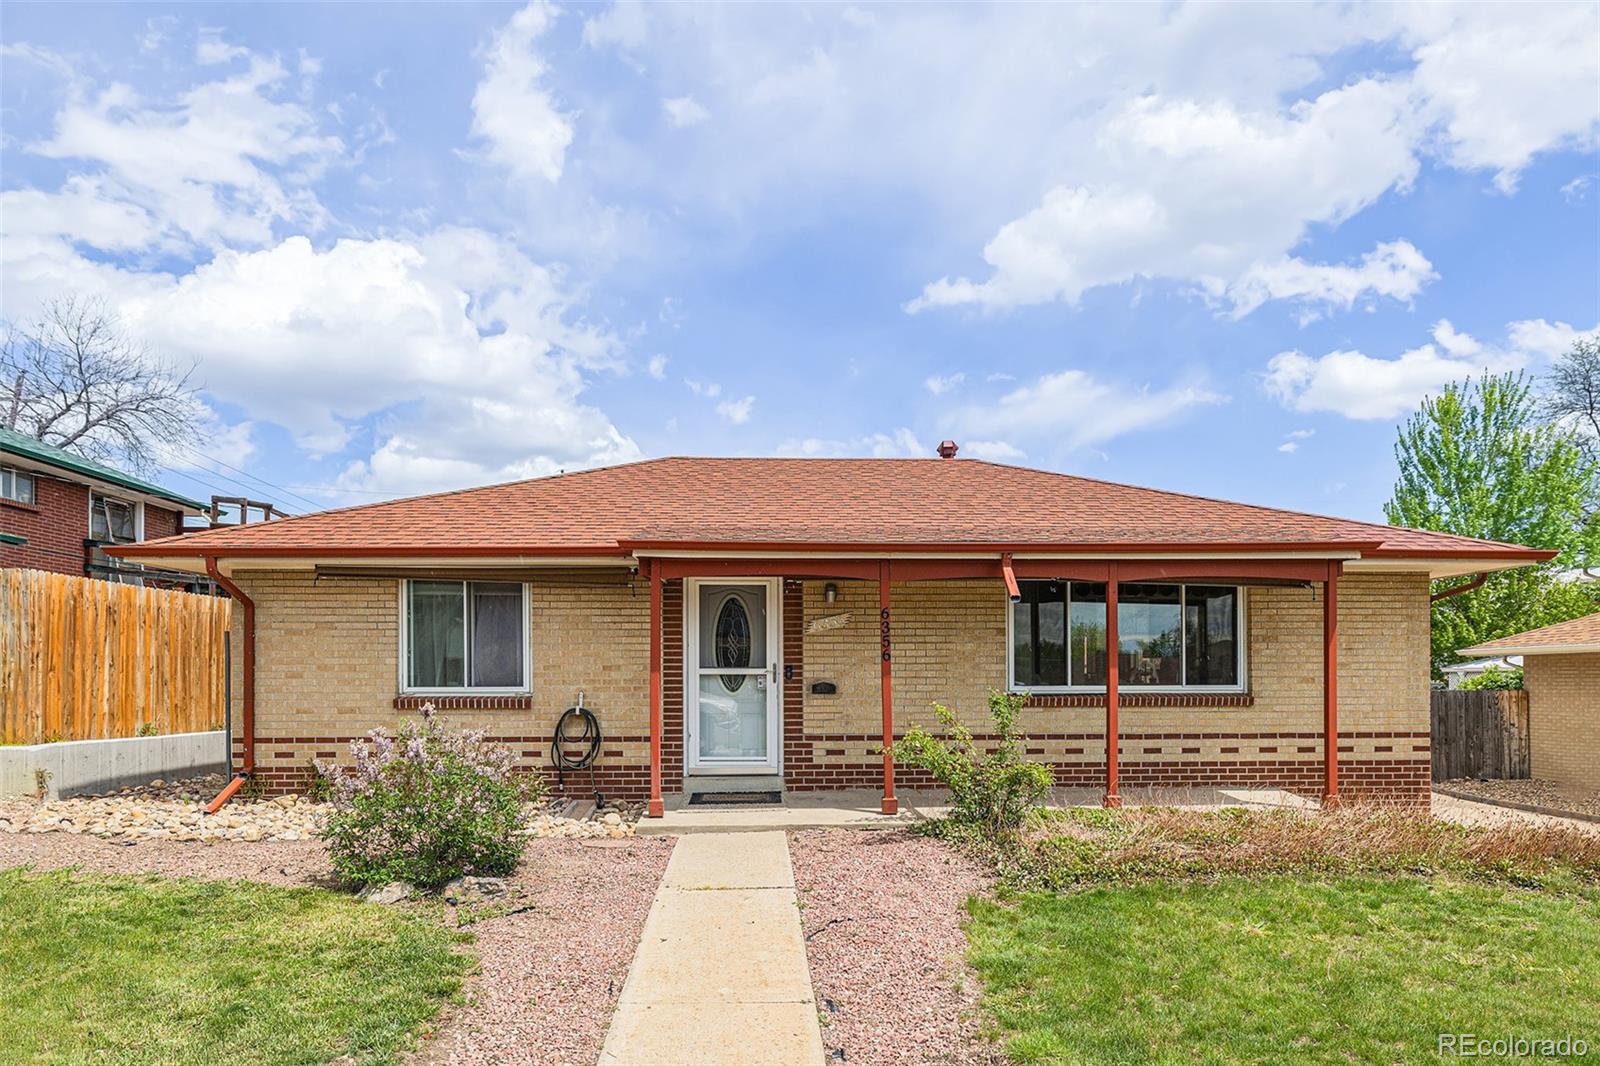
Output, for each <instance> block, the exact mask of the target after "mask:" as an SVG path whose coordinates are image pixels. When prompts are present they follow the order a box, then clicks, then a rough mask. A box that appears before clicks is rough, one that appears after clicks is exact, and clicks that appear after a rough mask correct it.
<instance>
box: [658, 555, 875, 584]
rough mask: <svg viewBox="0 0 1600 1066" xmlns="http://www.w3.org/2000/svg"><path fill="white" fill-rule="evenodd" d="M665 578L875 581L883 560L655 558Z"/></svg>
mask: <svg viewBox="0 0 1600 1066" xmlns="http://www.w3.org/2000/svg"><path fill="white" fill-rule="evenodd" d="M646 563H649V564H651V565H653V566H654V567H656V568H657V569H658V570H660V571H661V574H662V577H663V578H664V579H665V580H668V581H670V580H672V579H674V578H682V577H793V578H824V577H834V578H840V579H844V580H850V579H856V580H860V581H871V580H873V579H874V578H876V577H877V576H878V569H879V564H878V563H876V562H874V561H872V560H870V559H651V558H646V559H642V560H640V563H639V565H640V566H644V565H645V564H646Z"/></svg>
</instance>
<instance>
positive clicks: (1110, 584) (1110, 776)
mask: <svg viewBox="0 0 1600 1066" xmlns="http://www.w3.org/2000/svg"><path fill="white" fill-rule="evenodd" d="M1106 571H1107V573H1106V794H1105V798H1104V799H1103V800H1102V802H1103V803H1104V805H1105V806H1107V807H1120V806H1122V797H1121V796H1120V795H1119V794H1118V793H1117V747H1118V745H1119V744H1120V743H1121V738H1120V733H1119V732H1118V730H1117V700H1118V693H1117V682H1118V677H1117V674H1118V669H1117V645H1118V638H1117V564H1116V563H1109V564H1107V567H1106Z"/></svg>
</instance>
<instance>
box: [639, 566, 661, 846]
mask: <svg viewBox="0 0 1600 1066" xmlns="http://www.w3.org/2000/svg"><path fill="white" fill-rule="evenodd" d="M644 566H645V572H646V573H647V574H648V575H649V580H650V808H649V815H650V817H652V818H660V817H661V816H662V815H663V814H665V813H666V807H665V805H663V804H662V802H661V564H660V563H659V562H656V561H654V560H650V559H647V560H645V562H644Z"/></svg>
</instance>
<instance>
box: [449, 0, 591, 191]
mask: <svg viewBox="0 0 1600 1066" xmlns="http://www.w3.org/2000/svg"><path fill="white" fill-rule="evenodd" d="M555 18H556V9H555V7H553V6H552V5H550V4H548V3H545V2H544V0H534V2H533V3H531V4H529V5H528V6H527V7H525V8H523V9H522V10H521V11H518V12H517V13H516V14H515V15H513V16H511V21H509V22H507V23H506V25H505V27H504V28H502V29H501V30H499V31H498V32H497V33H496V34H495V35H494V40H493V41H492V42H491V43H490V45H489V47H488V49H487V50H486V51H485V53H484V65H483V66H484V69H483V78H482V80H480V81H479V82H478V89H477V92H475V93H474V94H473V96H472V132H473V135H474V136H476V137H478V138H479V139H481V140H483V141H485V142H487V146H488V154H489V158H490V159H492V160H494V161H495V162H496V163H499V164H501V165H503V166H505V167H506V168H508V169H509V170H511V171H512V172H513V173H514V174H517V175H518V176H521V177H527V178H539V179H542V180H544V181H548V182H552V183H553V182H556V181H559V180H560V178H561V171H562V168H563V166H564V165H565V163H566V156H567V148H568V146H569V145H571V144H572V135H573V126H572V116H570V115H567V114H563V113H562V111H561V109H560V108H559V106H558V105H557V103H556V100H555V97H554V95H553V94H552V93H551V91H550V89H549V87H548V86H547V85H546V84H545V78H546V75H547V74H548V73H549V67H548V65H547V64H546V63H545V60H544V57H543V56H542V55H541V54H540V53H539V50H538V48H537V44H538V41H539V38H540V37H541V36H543V35H544V33H545V31H546V30H548V29H549V28H550V25H551V23H552V22H554V21H555Z"/></svg>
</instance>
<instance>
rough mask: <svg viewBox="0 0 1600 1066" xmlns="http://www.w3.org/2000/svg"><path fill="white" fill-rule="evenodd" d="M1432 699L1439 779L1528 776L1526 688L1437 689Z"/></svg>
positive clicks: (1435, 776) (1435, 771)
mask: <svg viewBox="0 0 1600 1066" xmlns="http://www.w3.org/2000/svg"><path fill="white" fill-rule="evenodd" d="M1432 703H1433V779H1434V780H1435V781H1449V780H1452V779H1454V778H1460V777H1479V778H1496V779H1497V778H1511V777H1527V776H1529V774H1530V772H1531V771H1530V769H1529V759H1528V693H1527V692H1526V691H1524V690H1522V689H1509V690H1484V691H1477V692H1472V691H1468V692H1463V691H1460V690H1455V689H1436V690H1434V692H1433V701H1432Z"/></svg>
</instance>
